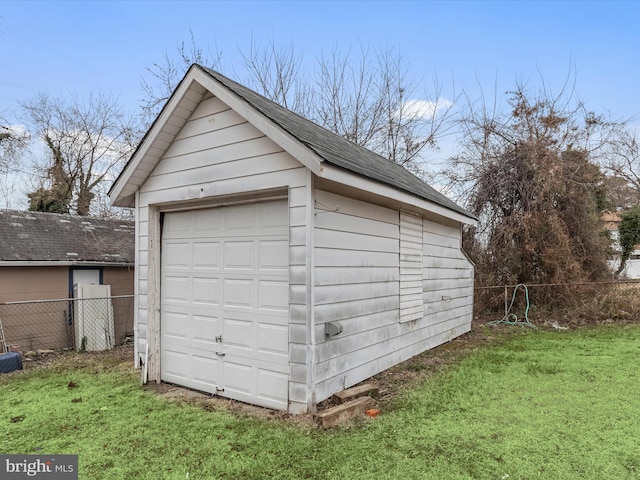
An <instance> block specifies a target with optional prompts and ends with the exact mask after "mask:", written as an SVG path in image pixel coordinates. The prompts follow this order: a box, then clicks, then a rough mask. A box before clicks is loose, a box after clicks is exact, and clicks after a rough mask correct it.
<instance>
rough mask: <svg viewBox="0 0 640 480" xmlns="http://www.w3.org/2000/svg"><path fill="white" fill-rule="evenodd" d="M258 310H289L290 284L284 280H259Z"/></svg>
mask: <svg viewBox="0 0 640 480" xmlns="http://www.w3.org/2000/svg"><path fill="white" fill-rule="evenodd" d="M258 308H259V309H260V310H280V311H286V310H288V309H289V283H288V282H287V281H284V280H282V281H273V280H259V281H258Z"/></svg>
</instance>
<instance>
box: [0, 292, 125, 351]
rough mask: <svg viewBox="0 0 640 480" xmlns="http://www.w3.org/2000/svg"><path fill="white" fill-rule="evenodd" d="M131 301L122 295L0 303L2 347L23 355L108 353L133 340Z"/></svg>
mask: <svg viewBox="0 0 640 480" xmlns="http://www.w3.org/2000/svg"><path fill="white" fill-rule="evenodd" d="M133 298H134V297H133V295H121V296H112V297H103V298H83V299H75V298H68V299H61V300H38V301H24V302H6V303H0V322H1V328H2V331H3V332H4V339H5V343H6V345H7V347H13V349H19V350H20V351H22V352H27V351H37V350H56V349H74V350H76V351H98V350H108V349H111V348H113V347H114V346H116V345H121V344H123V343H125V342H126V341H128V340H129V339H132V338H133V305H134V301H133ZM0 353H1V352H0Z"/></svg>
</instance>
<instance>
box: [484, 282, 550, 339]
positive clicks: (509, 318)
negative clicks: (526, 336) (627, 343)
mask: <svg viewBox="0 0 640 480" xmlns="http://www.w3.org/2000/svg"><path fill="white" fill-rule="evenodd" d="M520 287H522V288H523V289H524V296H525V299H526V300H527V308H526V309H525V311H524V321H520V320H518V316H517V315H516V314H515V313H510V312H511V308H512V307H513V302H515V300H516V293H518V288H520ZM500 323H505V324H507V325H520V326H521V327H531V328H536V329H537V328H538V327H536V326H535V325H534V324H533V323H531V322H530V321H529V289H528V288H527V286H526V285H525V284H524V283H519V284H518V285H516V288H514V289H513V296H512V297H511V305H509V308H508V309H507V312H506V313H505V315H504V317H502V318H501V319H500V320H493V321H491V322H489V323H487V325H489V326H493V325H498V324H500Z"/></svg>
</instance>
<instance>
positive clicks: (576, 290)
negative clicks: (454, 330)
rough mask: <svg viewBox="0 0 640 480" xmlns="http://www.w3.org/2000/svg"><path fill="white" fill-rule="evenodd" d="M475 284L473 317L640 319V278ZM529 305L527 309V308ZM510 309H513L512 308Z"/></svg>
mask: <svg viewBox="0 0 640 480" xmlns="http://www.w3.org/2000/svg"><path fill="white" fill-rule="evenodd" d="M516 287H517V285H501V286H476V287H475V289H474V316H475V317H476V318H479V319H500V318H502V317H504V316H506V315H507V314H509V313H514V314H515V315H517V316H519V317H522V316H524V314H525V311H526V312H527V313H528V317H529V319H531V320H533V321H534V322H535V321H537V322H544V321H554V322H555V321H559V322H560V323H567V324H584V323H606V322H621V321H625V322H629V321H640V281H639V280H624V281H616V282H613V281H612V282H598V283H556V284H527V285H526V293H528V298H527V295H526V293H525V289H523V288H518V289H517V291H516ZM527 307H529V308H528V310H527ZM510 308H511V310H509V309H510Z"/></svg>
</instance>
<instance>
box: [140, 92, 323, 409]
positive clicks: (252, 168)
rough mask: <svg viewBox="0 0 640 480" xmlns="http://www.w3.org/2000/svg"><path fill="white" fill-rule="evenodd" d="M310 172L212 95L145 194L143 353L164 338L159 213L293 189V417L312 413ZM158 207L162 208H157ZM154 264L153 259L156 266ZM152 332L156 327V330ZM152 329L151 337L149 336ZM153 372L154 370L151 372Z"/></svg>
mask: <svg viewBox="0 0 640 480" xmlns="http://www.w3.org/2000/svg"><path fill="white" fill-rule="evenodd" d="M309 178H310V176H309V173H308V170H307V169H306V168H305V167H303V166H302V165H301V164H300V163H299V162H298V161H296V160H295V159H294V158H292V157H291V156H290V155H289V154H287V153H286V152H284V151H283V150H282V149H281V148H280V147H278V146H277V145H276V144H275V143H274V142H272V141H271V140H269V139H268V138H267V137H265V136H264V135H263V134H262V133H261V132H260V131H259V130H257V129H256V128H254V127H253V126H251V125H250V124H248V123H247V122H246V121H245V120H244V119H243V118H242V117H240V116H239V115H238V114H236V113H235V112H233V111H232V110H230V109H229V108H228V107H227V106H226V105H225V104H223V103H222V102H221V101H220V100H219V99H217V98H215V97H212V96H209V97H208V98H206V99H205V100H203V101H202V102H201V104H200V105H199V106H198V107H197V108H196V109H195V111H194V113H193V114H192V115H191V117H190V119H189V120H188V121H187V123H186V124H185V125H184V127H183V128H182V129H181V131H180V132H179V133H178V134H177V136H176V139H175V141H174V142H173V143H172V144H171V145H170V146H169V148H168V149H167V151H166V152H165V153H164V155H163V156H162V158H161V160H160V162H159V163H158V165H157V166H156V168H155V169H154V171H153V172H151V174H150V175H149V177H148V178H147V180H146V182H145V183H144V184H143V185H142V187H141V188H140V194H139V197H138V198H139V204H138V205H137V207H138V209H139V230H138V245H139V247H138V252H137V253H138V256H137V264H136V268H137V273H138V277H139V278H138V293H139V297H138V311H137V325H138V343H137V346H138V349H139V351H140V352H144V351H145V349H144V347H145V344H146V342H147V341H149V343H150V347H151V350H152V357H153V355H154V353H153V350H154V349H157V347H158V346H157V345H154V341H153V338H154V335H155V336H156V337H157V332H156V331H155V330H157V329H158V328H159V324H158V322H159V319H158V318H157V312H158V309H159V304H158V301H159V295H158V292H159V282H158V280H157V279H158V278H159V277H158V272H155V270H156V269H157V268H158V266H157V264H158V262H157V260H155V259H156V258H158V257H157V254H156V255H153V254H151V251H152V249H154V248H159V240H160V238H154V237H155V236H159V228H158V229H157V230H158V232H157V233H154V229H153V228H151V227H152V225H151V224H150V219H153V220H152V222H154V221H155V219H156V218H157V210H158V208H160V209H162V208H174V206H176V205H177V206H179V205H180V203H179V202H189V204H190V205H191V204H192V203H193V202H198V201H200V200H201V201H202V205H203V206H204V205H208V206H213V205H214V204H215V202H216V201H217V199H220V198H224V199H225V201H227V200H228V199H233V195H236V194H246V193H247V192H253V191H255V192H259V191H265V190H271V189H283V190H284V191H288V201H289V221H290V237H291V242H290V248H289V268H290V272H289V275H290V290H289V297H290V298H289V300H290V303H291V304H292V306H291V309H290V317H291V318H290V330H289V337H290V348H289V355H290V359H291V362H292V363H291V376H290V384H289V402H290V406H289V411H292V412H295V411H301V410H305V409H306V408H307V406H308V403H309V399H308V398H307V396H308V393H307V392H308V388H307V381H308V374H307V371H306V358H303V356H302V355H300V352H306V343H307V332H306V329H305V328H306V327H304V325H305V322H306V318H307V317H306V313H305V311H304V308H300V307H299V306H300V305H305V302H306V296H305V295H304V294H302V295H301V294H300V292H305V291H306V284H307V275H306V270H305V266H306V255H305V253H304V252H305V251H306V248H307V247H306V244H307V242H308V240H307V235H306V229H305V227H304V226H305V225H307V223H308V221H309V219H308V218H307V216H308V213H307V211H306V210H305V207H304V205H306V203H307V200H306V198H307V197H310V193H305V192H307V191H308V190H307V189H308V188H310V185H309ZM158 205H159V206H160V207H158ZM151 258H153V259H154V260H151ZM149 327H151V329H150V328H149ZM150 330H151V331H150ZM155 362H157V359H153V358H150V361H149V363H150V379H151V380H157V378H156V377H157V376H159V369H158V368H155ZM152 367H154V368H152Z"/></svg>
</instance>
